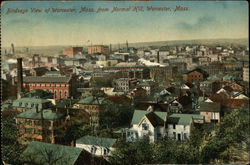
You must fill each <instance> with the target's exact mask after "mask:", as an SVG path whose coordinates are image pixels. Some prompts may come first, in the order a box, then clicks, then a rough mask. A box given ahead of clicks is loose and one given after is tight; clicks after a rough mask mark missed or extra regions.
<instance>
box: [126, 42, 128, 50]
mask: <svg viewBox="0 0 250 165" xmlns="http://www.w3.org/2000/svg"><path fill="white" fill-rule="evenodd" d="M126 50H127V52H128V41H126Z"/></svg>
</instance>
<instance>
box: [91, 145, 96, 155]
mask: <svg viewBox="0 0 250 165" xmlns="http://www.w3.org/2000/svg"><path fill="white" fill-rule="evenodd" d="M91 153H92V154H95V153H96V147H95V146H92V147H91Z"/></svg>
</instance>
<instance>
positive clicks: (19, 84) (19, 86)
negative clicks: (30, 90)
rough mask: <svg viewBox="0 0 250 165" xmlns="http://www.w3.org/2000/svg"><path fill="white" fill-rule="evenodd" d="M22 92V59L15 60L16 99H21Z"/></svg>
mask: <svg viewBox="0 0 250 165" xmlns="http://www.w3.org/2000/svg"><path fill="white" fill-rule="evenodd" d="M22 92H23V68H22V58H18V59H17V98H21V94H22Z"/></svg>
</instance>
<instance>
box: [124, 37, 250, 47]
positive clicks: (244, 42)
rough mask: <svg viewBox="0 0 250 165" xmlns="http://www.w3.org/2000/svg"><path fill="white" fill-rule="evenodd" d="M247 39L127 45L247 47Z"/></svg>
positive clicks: (131, 44) (135, 44) (130, 44)
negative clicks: (230, 45)
mask: <svg viewBox="0 0 250 165" xmlns="http://www.w3.org/2000/svg"><path fill="white" fill-rule="evenodd" d="M248 43H249V41H248V39H247V38H242V39H199V40H174V41H155V42H138V43H129V46H130V47H148V46H166V45H168V46H174V45H176V46H179V45H193V44H204V45H211V46H212V45H229V44H233V45H239V46H248Z"/></svg>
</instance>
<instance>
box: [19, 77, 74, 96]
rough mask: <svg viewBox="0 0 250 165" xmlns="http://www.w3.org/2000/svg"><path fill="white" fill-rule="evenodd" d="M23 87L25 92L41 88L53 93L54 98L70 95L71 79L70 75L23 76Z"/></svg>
mask: <svg viewBox="0 0 250 165" xmlns="http://www.w3.org/2000/svg"><path fill="white" fill-rule="evenodd" d="M23 87H24V90H25V91H26V92H29V91H32V90H35V89H42V90H44V91H48V92H50V93H53V94H54V99H55V100H60V99H66V98H68V97H71V96H72V92H73V90H72V87H73V81H72V77H71V76H68V77H67V76H60V77H33V76H30V77H24V79H23Z"/></svg>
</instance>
